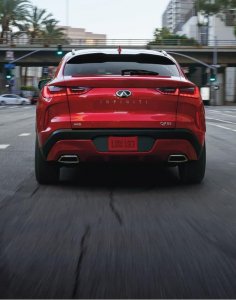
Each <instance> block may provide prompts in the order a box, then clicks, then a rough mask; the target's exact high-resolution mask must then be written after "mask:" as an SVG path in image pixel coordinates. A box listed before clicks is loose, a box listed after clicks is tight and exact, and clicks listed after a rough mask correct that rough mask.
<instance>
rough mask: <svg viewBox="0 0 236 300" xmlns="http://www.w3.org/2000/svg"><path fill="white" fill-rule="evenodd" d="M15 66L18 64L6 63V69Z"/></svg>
mask: <svg viewBox="0 0 236 300" xmlns="http://www.w3.org/2000/svg"><path fill="white" fill-rule="evenodd" d="M15 66H16V65H15V64H4V68H5V69H14V68H15Z"/></svg>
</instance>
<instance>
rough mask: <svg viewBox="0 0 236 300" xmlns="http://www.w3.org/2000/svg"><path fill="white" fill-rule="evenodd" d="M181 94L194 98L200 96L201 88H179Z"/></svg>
mask: <svg viewBox="0 0 236 300" xmlns="http://www.w3.org/2000/svg"><path fill="white" fill-rule="evenodd" d="M179 95H180V96H183V97H192V98H199V96H200V94H199V89H198V87H194V86H191V87H181V88H179Z"/></svg>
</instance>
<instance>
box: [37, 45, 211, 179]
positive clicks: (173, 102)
mask: <svg viewBox="0 0 236 300" xmlns="http://www.w3.org/2000/svg"><path fill="white" fill-rule="evenodd" d="M44 84H45V83H44ZM40 85H41V94H40V96H39V101H38V103H37V125H36V130H37V138H36V148H35V150H36V153H35V172H36V179H37V180H38V182H39V183H41V184H50V183H55V182H57V181H58V180H59V174H60V167H61V166H72V165H74V166H75V165H77V164H79V163H80V162H87V161H94V162H95V161H102V162H109V161H111V162H112V161H120V160H122V161H127V162H128V161H137V162H145V161H151V162H165V163H167V165H172V166H178V168H179V176H180V179H181V181H182V182H185V183H200V182H201V181H202V179H203V177H204V173H205V164H206V150H205V130H206V128H205V114H204V106H203V102H202V99H201V96H200V93H199V89H198V87H197V86H196V85H195V84H193V83H192V82H190V81H189V80H188V79H186V77H185V75H184V73H183V72H182V70H181V68H180V66H179V65H178V63H177V62H176V61H175V59H174V58H173V57H171V56H170V55H168V54H167V53H166V52H165V51H150V50H122V49H120V48H119V49H118V50H117V49H96V50H92V49H91V50H79V51H72V52H70V53H68V54H67V55H65V56H64V58H63V59H62V61H61V62H60V64H59V66H58V68H57V72H56V74H55V77H54V78H53V79H52V80H51V81H49V82H47V83H46V84H45V85H44V86H43V87H42V85H43V83H42V82H41V83H40V84H39V86H40Z"/></svg>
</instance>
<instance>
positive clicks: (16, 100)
mask: <svg viewBox="0 0 236 300" xmlns="http://www.w3.org/2000/svg"><path fill="white" fill-rule="evenodd" d="M7 104H14V105H15V104H20V105H25V104H30V100H29V99H27V98H23V97H20V96H18V95H15V94H3V95H0V105H7Z"/></svg>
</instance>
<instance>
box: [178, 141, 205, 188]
mask: <svg viewBox="0 0 236 300" xmlns="http://www.w3.org/2000/svg"><path fill="white" fill-rule="evenodd" d="M205 169H206V146H205V144H204V146H203V149H202V151H201V154H200V157H199V159H198V160H194V161H189V162H187V163H184V164H182V165H179V177H180V180H181V182H182V183H185V184H190V183H201V182H202V180H203V178H204V175H205Z"/></svg>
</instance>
